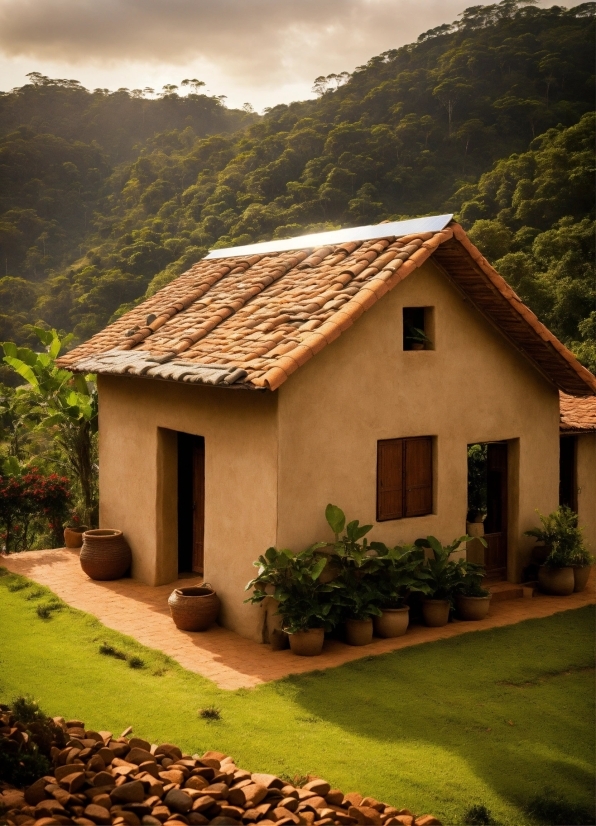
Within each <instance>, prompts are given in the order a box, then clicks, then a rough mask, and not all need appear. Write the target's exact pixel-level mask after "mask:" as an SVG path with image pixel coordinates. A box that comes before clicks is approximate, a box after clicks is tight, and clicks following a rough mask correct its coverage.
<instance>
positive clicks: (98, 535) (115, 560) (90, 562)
mask: <svg viewBox="0 0 596 826" xmlns="http://www.w3.org/2000/svg"><path fill="white" fill-rule="evenodd" d="M79 558H80V561H81V568H82V569H83V571H85V573H86V574H87V576H88V577H90V578H91V579H97V580H100V581H101V580H108V579H120V577H123V576H124V575H125V574H126V572H127V571H128V569H129V568H130V563H131V562H132V554H131V551H130V547H129V545H128V542H127V541H126V539H125V538H124V537H123V535H122V531H116V530H112V529H110V528H96V529H94V530H92V531H85V533H84V534H83V547H82V548H81V554H80V557H79Z"/></svg>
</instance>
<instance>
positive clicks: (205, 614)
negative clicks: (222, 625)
mask: <svg viewBox="0 0 596 826" xmlns="http://www.w3.org/2000/svg"><path fill="white" fill-rule="evenodd" d="M168 605H169V606H170V614H171V615H172V619H173V620H174V625H175V626H176V628H179V629H180V630H181V631H206V630H207V629H208V628H209V627H210V626H212V625H213V623H214V622H215V620H216V619H217V615H218V613H219V607H220V601H219V597H218V596H217V594H216V593H215V591H214V590H213V588H211V586H210V585H208V584H207V583H203V585H191V586H189V587H188V588H176V589H175V590H174V591H172V593H171V594H170V596H169V598H168Z"/></svg>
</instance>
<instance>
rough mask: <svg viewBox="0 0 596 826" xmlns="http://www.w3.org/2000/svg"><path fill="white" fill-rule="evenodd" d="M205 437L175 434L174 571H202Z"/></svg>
mask: <svg viewBox="0 0 596 826" xmlns="http://www.w3.org/2000/svg"><path fill="white" fill-rule="evenodd" d="M204 536H205V439H204V438H203V437H202V436H191V435H190V434H189V433H178V573H179V574H181V573H189V572H194V573H198V574H202V573H203V543H204Z"/></svg>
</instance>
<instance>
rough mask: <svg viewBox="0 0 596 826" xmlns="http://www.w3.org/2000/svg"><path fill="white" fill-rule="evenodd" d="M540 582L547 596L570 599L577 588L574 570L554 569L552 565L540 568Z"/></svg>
mask: <svg viewBox="0 0 596 826" xmlns="http://www.w3.org/2000/svg"><path fill="white" fill-rule="evenodd" d="M538 582H539V583H540V587H541V588H542V590H543V591H545V592H546V593H547V594H553V596H556V597H568V596H569V594H572V593H573V589H574V588H575V577H574V575H573V568H553V567H552V566H551V565H541V566H540V568H538Z"/></svg>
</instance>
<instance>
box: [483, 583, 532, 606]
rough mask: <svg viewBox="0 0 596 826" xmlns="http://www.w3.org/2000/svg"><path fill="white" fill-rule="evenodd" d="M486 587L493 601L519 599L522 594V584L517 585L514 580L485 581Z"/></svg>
mask: <svg viewBox="0 0 596 826" xmlns="http://www.w3.org/2000/svg"><path fill="white" fill-rule="evenodd" d="M486 587H487V588H488V590H489V591H490V593H491V595H492V598H493V602H501V601H502V600H505V599H520V598H521V597H523V596H524V587H523V585H518V584H517V583H515V582H493V583H487V585H486Z"/></svg>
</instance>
